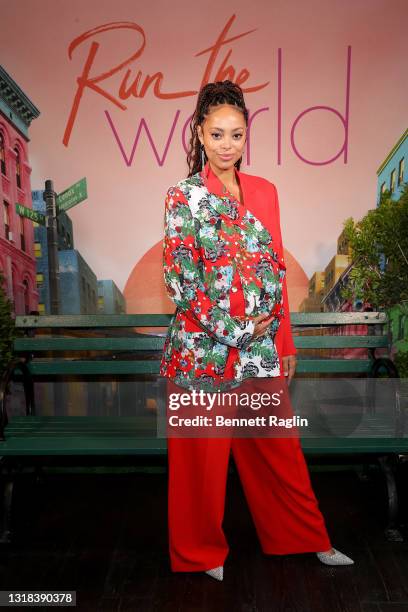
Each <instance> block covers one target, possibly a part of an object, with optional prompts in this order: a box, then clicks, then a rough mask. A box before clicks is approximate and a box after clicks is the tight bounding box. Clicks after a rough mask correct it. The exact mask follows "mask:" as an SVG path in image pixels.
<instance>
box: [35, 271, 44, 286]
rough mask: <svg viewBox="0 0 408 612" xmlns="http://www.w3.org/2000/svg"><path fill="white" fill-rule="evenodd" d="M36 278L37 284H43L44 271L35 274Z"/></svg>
mask: <svg viewBox="0 0 408 612" xmlns="http://www.w3.org/2000/svg"><path fill="white" fill-rule="evenodd" d="M35 280H36V282H37V285H42V284H43V282H44V274H43V273H42V272H37V274H36V275H35Z"/></svg>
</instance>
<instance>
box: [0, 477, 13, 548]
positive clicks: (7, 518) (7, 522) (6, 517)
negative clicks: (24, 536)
mask: <svg viewBox="0 0 408 612" xmlns="http://www.w3.org/2000/svg"><path fill="white" fill-rule="evenodd" d="M13 486H14V479H13V477H12V476H10V477H8V478H7V480H6V481H5V483H4V488H3V516H2V521H1V531H0V544H10V542H11V508H12V503H13Z"/></svg>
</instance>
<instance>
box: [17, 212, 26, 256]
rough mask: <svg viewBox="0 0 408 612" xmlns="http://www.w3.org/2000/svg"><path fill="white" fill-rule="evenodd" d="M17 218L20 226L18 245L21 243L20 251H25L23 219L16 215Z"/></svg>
mask: <svg viewBox="0 0 408 612" xmlns="http://www.w3.org/2000/svg"><path fill="white" fill-rule="evenodd" d="M18 218H19V224H20V243H21V250H22V251H25V250H26V245H25V234H24V229H25V226H24V217H23V216H21V215H18Z"/></svg>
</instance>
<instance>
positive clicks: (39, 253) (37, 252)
mask: <svg viewBox="0 0 408 612" xmlns="http://www.w3.org/2000/svg"><path fill="white" fill-rule="evenodd" d="M34 256H35V257H42V250H41V242H34Z"/></svg>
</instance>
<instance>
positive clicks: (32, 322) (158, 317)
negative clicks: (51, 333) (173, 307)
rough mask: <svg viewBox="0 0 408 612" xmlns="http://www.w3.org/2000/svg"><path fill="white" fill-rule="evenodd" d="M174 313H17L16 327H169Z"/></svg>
mask: <svg viewBox="0 0 408 612" xmlns="http://www.w3.org/2000/svg"><path fill="white" fill-rule="evenodd" d="M172 316H173V314H130V315H129V314H117V315H113V314H109V315H104V314H91V315H39V316H36V315H17V316H16V318H15V325H16V327H28V328H30V327H31V328H42V327H44V328H48V327H50V328H55V327H57V328H60V327H61V328H62V327H68V328H73V327H78V328H80V327H89V328H94V327H102V328H104V327H151V326H152V327H168V325H169V323H170V320H171V318H172Z"/></svg>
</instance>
